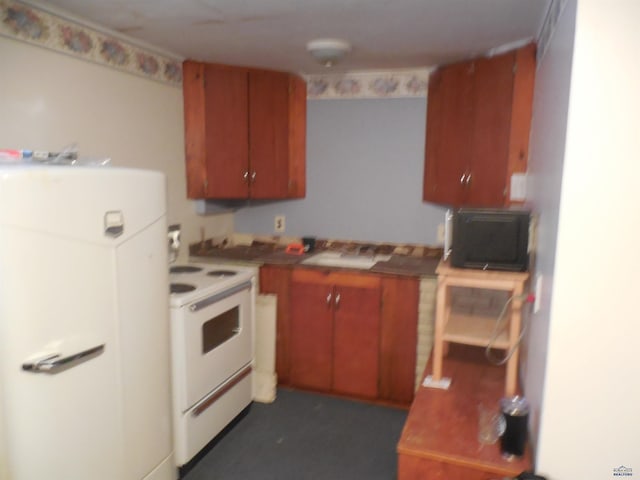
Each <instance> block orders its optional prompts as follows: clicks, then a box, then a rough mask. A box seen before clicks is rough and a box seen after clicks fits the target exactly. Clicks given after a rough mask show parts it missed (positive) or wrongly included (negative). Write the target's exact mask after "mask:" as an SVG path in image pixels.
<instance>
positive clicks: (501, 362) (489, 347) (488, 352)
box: [484, 294, 529, 365]
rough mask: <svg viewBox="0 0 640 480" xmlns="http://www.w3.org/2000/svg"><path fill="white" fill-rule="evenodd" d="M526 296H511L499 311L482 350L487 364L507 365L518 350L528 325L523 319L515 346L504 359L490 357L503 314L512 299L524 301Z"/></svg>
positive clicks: (498, 333)
mask: <svg viewBox="0 0 640 480" xmlns="http://www.w3.org/2000/svg"><path fill="white" fill-rule="evenodd" d="M528 296H529V295H527V294H523V295H518V296H516V295H513V296H511V297H509V298H508V299H507V301H506V302H505V304H504V306H503V307H502V310H501V311H500V315H498V318H497V319H496V323H495V325H494V327H493V333H492V334H491V338H489V343H487V347H486V348H485V350H484V356H485V357H487V360H489V362H491V363H493V364H494V365H504V364H505V363H507V362H508V361H509V359H510V358H511V356H512V355H513V354H514V352H515V351H516V350H517V349H518V347H519V346H520V343H521V342H522V339H523V338H524V334H525V332H526V330H527V326H528V324H529V322H528V321H527V318H524V319H523V321H522V328H521V329H520V336H519V337H518V341H517V342H516V344H515V345H513V346H512V347H511V348H510V349H509V351H508V352H507V353H506V354H505V356H504V358H503V359H501V360H500V359H497V358H495V357H493V355H491V350H492V349H493V344H494V343H495V341H496V340H497V338H498V335H500V331H501V328H500V325H501V324H502V322H503V318H504V314H505V313H506V311H507V308H508V307H509V305H510V304H511V302H512V301H513V300H514V299H516V298H517V299H518V300H526V299H527V298H528Z"/></svg>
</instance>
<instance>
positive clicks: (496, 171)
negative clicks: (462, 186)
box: [465, 52, 515, 207]
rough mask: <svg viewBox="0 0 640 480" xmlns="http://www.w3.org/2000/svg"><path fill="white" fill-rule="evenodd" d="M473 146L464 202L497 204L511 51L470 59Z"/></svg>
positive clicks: (503, 178)
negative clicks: (472, 67) (490, 56)
mask: <svg viewBox="0 0 640 480" xmlns="http://www.w3.org/2000/svg"><path fill="white" fill-rule="evenodd" d="M474 64H475V68H474V95H473V123H474V126H473V133H472V136H471V145H472V149H473V159H472V164H471V166H470V169H469V175H470V176H471V177H470V179H469V182H468V193H467V195H468V196H467V199H466V201H465V203H466V204H467V205H473V206H477V207H499V206H502V205H504V204H505V203H506V201H507V198H506V194H507V190H506V184H507V162H508V157H509V136H510V131H511V128H510V125H511V104H512V98H513V79H514V64H515V53H514V52H510V53H506V54H503V55H498V56H496V57H492V58H481V59H478V60H475V62H474Z"/></svg>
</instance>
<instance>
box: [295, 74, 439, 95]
mask: <svg viewBox="0 0 640 480" xmlns="http://www.w3.org/2000/svg"><path fill="white" fill-rule="evenodd" d="M430 71H431V70H430V69H428V68H424V69H417V70H406V71H400V70H398V71H389V72H352V73H344V74H321V75H307V76H306V80H307V98H309V99H328V98H406V97H426V96H427V85H428V84H429V72H430Z"/></svg>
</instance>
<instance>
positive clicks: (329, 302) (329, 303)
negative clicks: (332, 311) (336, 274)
mask: <svg viewBox="0 0 640 480" xmlns="http://www.w3.org/2000/svg"><path fill="white" fill-rule="evenodd" d="M331 298H332V295H331V292H329V295H327V305H331Z"/></svg>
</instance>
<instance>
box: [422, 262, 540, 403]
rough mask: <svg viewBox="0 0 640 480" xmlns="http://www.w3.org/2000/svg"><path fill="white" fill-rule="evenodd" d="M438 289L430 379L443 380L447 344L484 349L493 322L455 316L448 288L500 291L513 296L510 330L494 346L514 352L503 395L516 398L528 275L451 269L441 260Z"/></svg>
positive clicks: (509, 361)
mask: <svg viewBox="0 0 640 480" xmlns="http://www.w3.org/2000/svg"><path fill="white" fill-rule="evenodd" d="M436 273H437V274H438V290H437V294H436V295H437V296H436V319H435V334H434V343H433V374H432V377H433V380H434V382H437V381H439V380H441V378H442V357H443V355H444V353H445V350H446V348H447V344H448V343H449V342H451V343H462V344H465V345H475V346H480V347H484V346H486V345H487V343H488V342H489V339H490V337H491V333H492V331H493V328H494V323H495V319H489V318H475V317H473V316H468V315H455V314H453V313H452V309H451V288H453V287H467V288H481V289H485V290H503V291H507V292H508V293H509V295H511V296H513V297H514V298H513V300H512V302H511V305H510V308H509V309H508V312H509V313H508V319H509V328H508V331H507V332H506V333H503V334H502V335H500V336H499V337H498V338H497V340H496V341H495V344H494V347H495V348H498V349H505V350H506V351H510V349H512V348H514V349H515V350H514V352H513V354H512V355H511V357H510V358H509V360H508V361H507V364H506V381H505V396H507V397H510V396H513V395H515V393H516V388H517V378H518V353H519V348H517V344H518V337H519V336H520V326H521V323H522V313H521V312H522V305H523V302H522V294H523V292H524V290H525V285H526V283H527V280H528V279H529V273H528V272H503V271H488V270H473V269H467V268H453V267H451V266H450V265H449V262H448V261H441V262H440V264H439V265H438V267H437V268H436Z"/></svg>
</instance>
